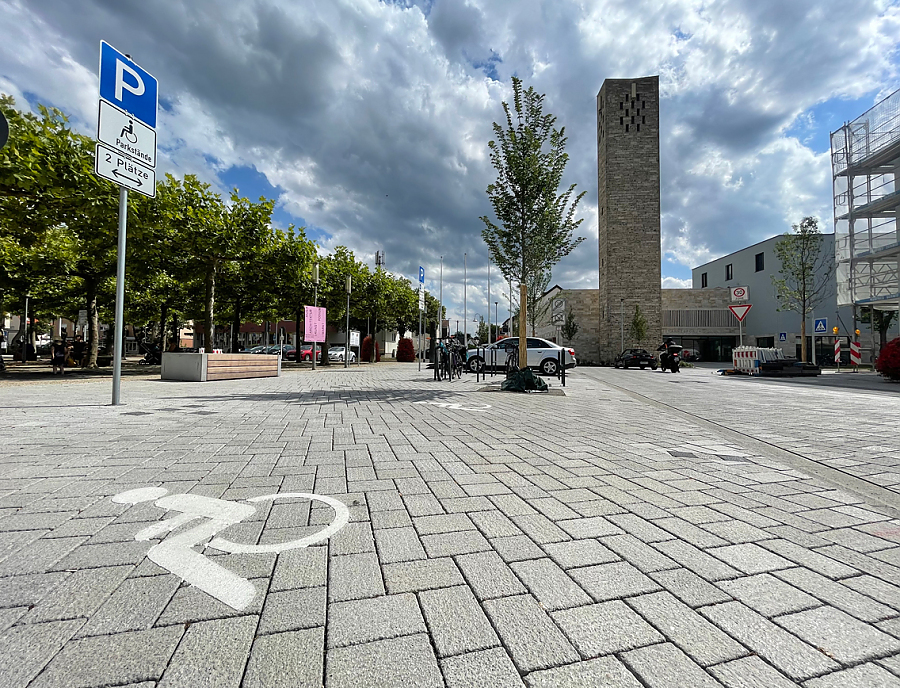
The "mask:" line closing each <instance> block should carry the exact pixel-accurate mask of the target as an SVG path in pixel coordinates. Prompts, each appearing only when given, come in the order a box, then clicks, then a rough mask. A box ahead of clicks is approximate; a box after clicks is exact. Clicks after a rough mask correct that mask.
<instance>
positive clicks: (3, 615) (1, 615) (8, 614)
mask: <svg viewBox="0 0 900 688" xmlns="http://www.w3.org/2000/svg"><path fill="white" fill-rule="evenodd" d="M27 611H28V607H8V608H5V609H0V634H2V633H3V631H5V630H6V629H7V628H9V627H10V626H12V625H13V624H14V623H15V622H16V621H18V620H19V619H20V618H22V616H24V614H25V613H26V612H27Z"/></svg>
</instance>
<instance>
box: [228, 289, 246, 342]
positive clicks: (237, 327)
mask: <svg viewBox="0 0 900 688" xmlns="http://www.w3.org/2000/svg"><path fill="white" fill-rule="evenodd" d="M243 306H244V302H243V300H242V299H238V300H237V301H236V302H235V304H234V317H233V318H232V319H231V353H233V354H236V353H237V352H238V349H240V344H239V343H238V339H239V337H240V334H241V319H242V318H243V317H244V315H243V310H244V309H243Z"/></svg>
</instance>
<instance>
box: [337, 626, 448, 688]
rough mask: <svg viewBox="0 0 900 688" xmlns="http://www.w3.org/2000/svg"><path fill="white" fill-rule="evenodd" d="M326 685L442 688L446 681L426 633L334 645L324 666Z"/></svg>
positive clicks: (351, 687) (344, 687)
mask: <svg viewBox="0 0 900 688" xmlns="http://www.w3.org/2000/svg"><path fill="white" fill-rule="evenodd" d="M325 685H326V686H327V688H358V687H359V686H379V688H381V687H383V688H432V687H434V688H442V687H443V685H444V681H443V679H442V677H441V672H440V669H438V665H437V660H436V659H435V657H434V652H433V651H432V649H431V644H430V643H429V642H428V636H427V635H425V634H421V635H411V636H404V637H402V638H393V639H391V640H379V641H376V642H374V643H366V644H365V645H355V646H353V647H340V648H335V649H334V650H332V651H331V652H330V653H329V654H328V662H327V665H326V669H325Z"/></svg>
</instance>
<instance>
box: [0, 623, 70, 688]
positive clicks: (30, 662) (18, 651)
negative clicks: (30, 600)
mask: <svg viewBox="0 0 900 688" xmlns="http://www.w3.org/2000/svg"><path fill="white" fill-rule="evenodd" d="M83 624H84V619H72V620H69V621H51V622H49V623H43V624H26V625H24V626H14V627H12V628H9V629H7V630H6V631H5V632H3V633H2V634H0V685H2V686H10V688H12V687H14V686H26V685H28V682H29V681H31V679H33V678H34V677H35V676H37V675H38V673H39V672H40V671H41V669H43V668H44V667H45V666H46V664H47V662H49V661H50V660H51V659H52V658H53V656H54V655H56V653H57V652H59V650H60V648H61V647H62V646H63V645H65V643H66V642H67V641H68V640H69V639H70V638H71V637H72V636H73V635H75V633H76V632H77V631H78V629H79V628H81V626H82V625H83Z"/></svg>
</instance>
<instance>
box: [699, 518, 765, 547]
mask: <svg viewBox="0 0 900 688" xmlns="http://www.w3.org/2000/svg"><path fill="white" fill-rule="evenodd" d="M766 520H767V521H768V520H769V519H766ZM702 528H703V530H706V531H709V532H710V533H712V534H713V535H718V536H719V537H720V538H722V539H723V540H727V541H728V542H730V543H732V544H733V545H737V544H742V543H746V542H759V541H761V540H769V539H772V538H774V537H775V535H774V534H773V533H769V532H766V531H765V530H763V529H762V528H757V527H756V526H752V525H750V524H749V523H743V522H742V521H734V520H729V521H717V522H715V523H704V524H703V526H702Z"/></svg>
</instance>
